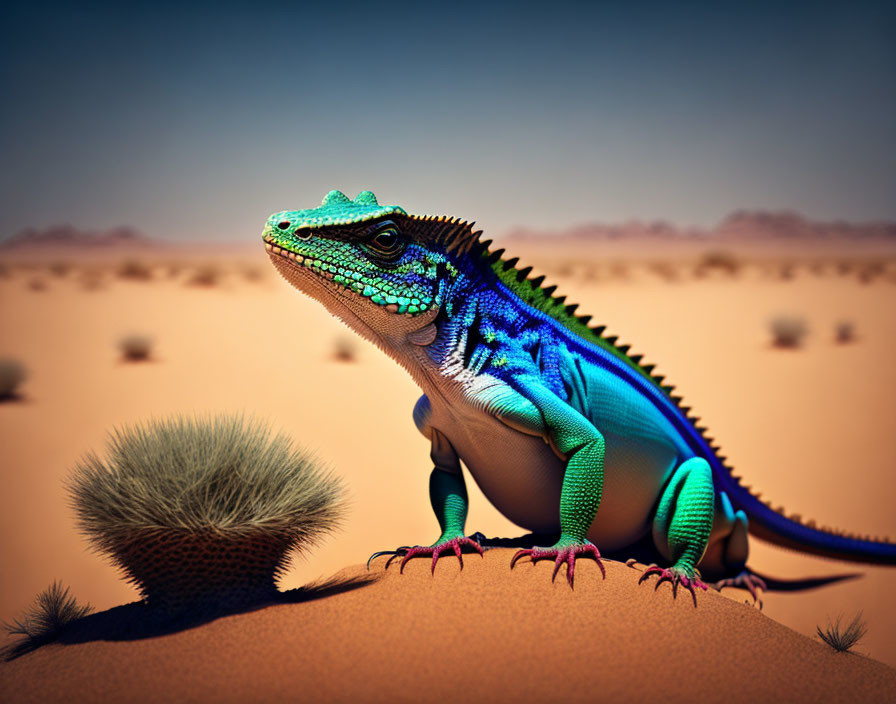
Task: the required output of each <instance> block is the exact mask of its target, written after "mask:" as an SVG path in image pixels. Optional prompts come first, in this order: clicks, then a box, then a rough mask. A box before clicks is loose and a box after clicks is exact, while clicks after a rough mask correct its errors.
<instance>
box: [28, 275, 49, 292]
mask: <svg viewBox="0 0 896 704" xmlns="http://www.w3.org/2000/svg"><path fill="white" fill-rule="evenodd" d="M28 290H29V291H38V292H40V291H46V290H47V282H46V281H44V280H43V279H39V278H36V277H35V278H33V279H28Z"/></svg>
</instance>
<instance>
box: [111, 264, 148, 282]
mask: <svg viewBox="0 0 896 704" xmlns="http://www.w3.org/2000/svg"><path fill="white" fill-rule="evenodd" d="M116 273H117V274H118V278H120V279H127V280H130V281H150V280H152V269H151V268H150V266H149V265H148V264H146V263H145V262H141V261H139V260H137V259H128V260H126V261H123V262H122V263H121V264H120V265H119V267H118V271H117V272H116Z"/></svg>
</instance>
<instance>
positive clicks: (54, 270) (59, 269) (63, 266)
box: [50, 261, 72, 278]
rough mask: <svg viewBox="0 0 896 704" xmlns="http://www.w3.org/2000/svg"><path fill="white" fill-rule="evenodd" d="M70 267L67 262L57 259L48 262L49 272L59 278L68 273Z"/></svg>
mask: <svg viewBox="0 0 896 704" xmlns="http://www.w3.org/2000/svg"><path fill="white" fill-rule="evenodd" d="M71 269H72V265H71V264H70V263H69V262H63V261H58V262H53V263H52V264H50V273H51V274H52V275H53V276H57V277H59V278H62V277H63V276H65V275H66V274H68V272H69V271H71Z"/></svg>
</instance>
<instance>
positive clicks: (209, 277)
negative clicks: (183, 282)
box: [187, 264, 221, 288]
mask: <svg viewBox="0 0 896 704" xmlns="http://www.w3.org/2000/svg"><path fill="white" fill-rule="evenodd" d="M220 279H221V271H220V270H219V269H218V267H216V266H215V265H214V264H205V265H203V266H201V267H199V268H198V269H196V271H194V272H193V273H192V275H191V276H190V278H189V279H187V285H189V286H204V287H207V288H210V287H212V286H217V285H218V283H219V281H220Z"/></svg>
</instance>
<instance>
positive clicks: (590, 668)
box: [0, 549, 896, 704]
mask: <svg viewBox="0 0 896 704" xmlns="http://www.w3.org/2000/svg"><path fill="white" fill-rule="evenodd" d="M512 554H513V553H512V552H511V551H510V550H507V549H494V550H490V551H488V552H486V555H485V558H484V559H481V558H479V557H478V556H474V555H469V556H467V558H466V560H465V568H464V570H463V572H461V570H460V569H459V568H458V565H457V563H456V562H455V563H453V564H448V563H445V564H440V565H439V568H438V569H437V570H436V573H435V575H434V576H431V575H430V571H429V565H428V564H427V561H426V560H418V561H416V562H413V563H411V564H409V565H408V566H407V568H406V569H405V573H404V574H403V575H399V573H398V570H397V569H396V568H395V566H394V565H393V566H392V568H390V570H389V571H388V572H384V571H383V570H382V568H381V567H375V568H374V569H373V570H371V572H369V573H368V572H366V570H365V569H364V567H363V566H357V567H353V568H350V569H347V570H344V571H342V572H341V573H340V574H339V575H337V576H336V580H335V582H336V584H343V585H346V584H347V586H344V587H343V589H344V590H339V589H331V590H329V591H328V590H326V589H324V590H323V591H322V592H317V593H316V592H315V591H314V590H311V591H310V593H309V594H308V600H307V601H298V603H290V604H279V605H274V606H269V607H267V608H263V609H259V610H256V611H252V612H249V613H243V614H239V615H233V616H228V617H223V618H220V619H218V620H216V621H213V622H211V623H207V624H205V625H203V626H201V627H197V628H192V629H188V630H182V631H179V632H175V633H172V634H168V635H164V636H157V637H154V638H140V639H134V638H128V637H127V636H125V637H124V639H121V640H120V639H119V638H121V636H120V635H118V634H117V633H116V632H115V627H114V623H115V621H116V619H115V618H111V619H107V621H111V622H112V624H113V625H112V626H109V627H105V628H94V630H93V631H91V629H90V628H82V629H80V632H79V633H75V634H73V636H72V637H71V638H69V639H67V642H66V643H64V644H54V645H50V646H46V647H44V648H43V649H41V650H38V651H36V652H35V653H33V654H31V655H27V656H24V657H22V658H19V659H18V660H15V661H13V662H11V663H5V664H4V665H0V675H2V677H0V681H2V683H3V684H2V685H0V698H2V699H3V701H6V702H10V703H12V702H17V703H18V702H21V703H23V704H24V703H25V702H34V703H35V704H37V703H41V702H48V701H63V700H64V701H67V702H106V701H121V700H123V699H126V700H127V701H130V702H171V701H177V702H211V701H214V702H274V701H314V702H331V701H332V702H350V701H371V702H377V701H382V702H420V701H435V702H444V701H457V700H460V701H470V702H520V701H531V702H545V701H568V702H592V701H650V700H653V699H655V698H659V699H662V700H663V701H673V702H683V701H706V702H755V701H787V702H819V701H824V702H853V701H878V702H879V701H886V700H888V698H889V699H892V697H893V696H894V693H896V670H893V669H892V668H890V667H887V666H886V665H882V664H880V663H878V662H875V661H874V660H871V659H868V658H865V657H861V656H858V655H853V654H849V653H839V654H838V653H834V652H833V651H832V650H831V649H830V648H828V647H827V646H824V645H822V644H821V643H818V642H812V640H810V639H809V638H806V637H804V636H801V635H800V634H798V633H795V632H794V631H792V630H790V629H788V628H786V627H784V626H781V625H780V624H778V623H776V622H775V621H773V620H772V619H770V618H768V617H767V616H764V615H762V614H760V613H759V612H758V611H756V610H755V609H752V608H750V607H748V606H745V605H742V604H737V603H734V602H732V601H731V600H729V599H725V598H724V597H722V596H719V595H718V594H716V593H706V594H702V593H701V594H700V596H699V597H698V600H699V607H698V608H697V609H695V608H694V607H693V605H692V603H691V602H690V600H689V599H679V600H678V601H675V602H673V600H672V597H671V589H670V587H669V585H668V584H667V585H664V587H663V588H661V589H660V590H659V591H657V592H654V590H653V589H651V588H646V587H639V586H638V584H637V579H638V574H639V573H638V572H637V571H635V570H634V569H630V568H628V567H626V566H625V565H623V564H621V563H617V562H607V564H606V567H607V577H606V579H602V578H601V574H600V571H599V570H598V568H597V567H596V566H595V565H594V564H593V563H586V562H583V563H582V564H581V566H580V568H579V570H578V571H577V584H576V589H575V591H572V590H570V589H569V588H568V587H567V585H566V584H565V581H563V580H558V581H557V582H556V583H555V584H553V585H552V584H551V583H550V570H551V566H550V565H549V564H546V563H539V564H538V565H536V566H535V567H532V566H529V565H526V564H521V565H519V566H518V567H517V568H516V569H515V570H514V572H513V574H508V567H507V565H508V562H509V560H510V556H511V555H512ZM366 579H371V580H373V581H371V582H368V583H365V581H364V580H366ZM314 597H318V598H314ZM105 616H113V615H110V614H107V615H105ZM94 619H95V620H96V617H94ZM117 620H118V622H122V621H124V618H123V617H121V616H120V617H118V619H117ZM84 625H85V626H87V625H89V624H88V622H87V621H85V622H84ZM98 636H99V638H98ZM77 641H82V642H77Z"/></svg>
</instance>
